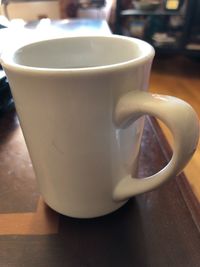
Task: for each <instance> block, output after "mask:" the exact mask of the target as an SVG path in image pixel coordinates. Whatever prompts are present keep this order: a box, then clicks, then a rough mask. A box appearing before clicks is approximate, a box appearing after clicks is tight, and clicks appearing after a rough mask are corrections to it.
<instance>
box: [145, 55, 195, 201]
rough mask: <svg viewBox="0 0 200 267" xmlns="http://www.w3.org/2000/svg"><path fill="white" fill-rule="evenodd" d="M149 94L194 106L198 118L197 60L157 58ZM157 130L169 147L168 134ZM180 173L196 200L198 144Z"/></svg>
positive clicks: (170, 140)
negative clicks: (170, 96) (156, 94)
mask: <svg viewBox="0 0 200 267" xmlns="http://www.w3.org/2000/svg"><path fill="white" fill-rule="evenodd" d="M150 91H152V92H155V93H159V94H166V95H173V96H176V97H179V98H182V99H183V100H185V101H187V102H188V103H190V104H191V105H192V106H193V107H194V109H195V110H196V112H197V114H198V115H199V118H200V60H199V61H197V60H194V59H190V58H187V57H181V56H165V57H157V58H156V59H155V61H154V63H153V70H152V75H151V79H150ZM161 127H162V129H163V131H164V132H165V135H166V137H167V139H168V141H169V142H170V144H171V145H172V147H173V140H172V137H171V134H170V133H169V131H168V129H167V128H166V127H165V126H164V125H163V124H161ZM188 130H189V129H188ZM184 171H185V174H186V177H187V179H188V181H189V183H190V186H191V188H192V190H193V191H194V193H195V195H196V196H197V198H198V199H199V201H200V144H199V146H198V149H197V151H196V153H195V155H194V156H193V158H192V160H191V162H190V163H189V164H188V166H187V167H186V168H185V170H184Z"/></svg>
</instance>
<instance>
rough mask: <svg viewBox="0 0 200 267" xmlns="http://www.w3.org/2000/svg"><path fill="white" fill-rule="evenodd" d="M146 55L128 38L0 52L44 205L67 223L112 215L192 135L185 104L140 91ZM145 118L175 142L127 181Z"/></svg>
mask: <svg viewBox="0 0 200 267" xmlns="http://www.w3.org/2000/svg"><path fill="white" fill-rule="evenodd" d="M153 57H154V49H153V48H152V47H151V46H150V45H149V44H147V43H145V42H143V41H141V40H137V39H133V38H128V37H122V36H121V37H120V36H115V35H113V36H106V37H100V36H96V37H95V36H92V37H83V36H82V37H68V38H60V39H51V40H46V41H41V42H36V43H33V44H29V45H26V46H24V47H21V48H19V49H14V50H13V51H12V52H11V51H9V53H8V52H7V53H6V52H5V53H4V54H3V55H2V59H1V62H2V65H3V68H4V70H5V72H6V74H7V76H8V79H9V82H10V85H11V88H12V93H13V96H14V99H15V103H16V107H17V112H18V115H19V118H20V122H21V126H22V129H23V133H24V136H25V140H26V143H27V147H28V149H29V152H30V156H31V159H32V162H33V166H34V169H35V172H36V176H37V178H38V182H39V187H40V191H41V193H42V196H43V198H44V200H45V201H46V203H47V204H48V205H49V206H50V207H52V208H53V209H55V210H56V211H58V212H60V213H62V214H65V215H69V216H72V217H79V218H89V217H96V216H101V215H104V214H107V213H110V212H112V211H114V210H116V209H118V208H119V207H120V206H122V205H123V204H124V203H125V202H126V201H127V200H128V199H129V198H130V197H132V196H135V195H137V194H140V193H143V192H146V191H148V190H152V189H154V188H156V187H158V186H159V185H161V184H162V183H163V182H165V181H167V180H168V179H170V178H171V177H174V176H175V175H176V174H178V173H179V172H180V171H181V170H182V169H183V168H184V167H185V165H186V163H187V162H188V161H189V160H190V158H191V156H192V154H193V153H194V151H195V148H196V146H197V142H198V138H199V123H198V118H197V115H196V113H195V112H194V110H193V109H192V108H191V106H190V105H189V104H187V103H185V102H184V101H182V100H180V99H177V98H175V97H171V96H163V95H157V94H151V93H147V92H146V90H147V88H148V81H149V74H150V69H151V63H152V60H153ZM144 114H150V115H154V116H156V117H158V118H159V119H161V120H162V121H163V122H164V123H165V124H166V125H167V126H168V127H169V129H170V130H171V132H172V134H173V136H174V153H173V157H172V159H171V161H170V162H169V164H168V165H167V166H166V167H165V168H163V169H162V170H161V171H160V172H158V173H156V174H154V175H152V176H151V177H147V178H145V179H137V178H134V177H135V176H136V166H137V160H138V152H139V147H140V140H141V135H142V130H143V122H144V119H143V118H141V119H139V120H138V118H140V117H141V116H143V115H144Z"/></svg>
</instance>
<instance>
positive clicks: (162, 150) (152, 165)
mask: <svg viewBox="0 0 200 267" xmlns="http://www.w3.org/2000/svg"><path fill="white" fill-rule="evenodd" d="M169 157H170V149H169V147H168V145H167V143H166V140H165V139H164V136H163V134H162V132H161V130H160V128H159V126H158V124H157V122H156V121H155V119H152V118H149V117H147V119H146V123H145V130H144V134H143V139H142V145H141V152H140V165H139V176H140V177H141V176H146V175H149V174H152V173H154V172H156V171H157V170H158V169H160V168H162V167H163V166H164V165H165V164H166V163H167V161H168V159H169ZM186 183H187V182H186V179H185V177H184V175H179V176H178V177H177V178H174V179H172V180H171V181H170V182H168V183H166V184H165V185H163V186H162V187H160V188H159V189H157V190H155V191H152V192H148V193H145V194H143V195H140V196H137V197H135V198H132V199H131V200H130V201H129V202H128V203H127V204H126V205H125V206H124V207H122V208H121V209H119V210H118V211H116V212H114V213H112V214H110V215H107V216H104V217H101V218H97V219H72V218H69V217H66V216H62V215H59V214H58V213H56V212H54V211H53V210H51V209H50V208H49V207H47V206H46V205H45V204H44V202H43V201H42V198H41V197H40V194H39V192H38V189H37V184H36V181H35V175H34V173H33V170H32V165H31V161H30V159H29V155H28V152H27V149H26V145H25V143H24V139H23V136H22V133H21V128H20V125H19V122H18V118H17V115H16V113H15V111H13V112H10V113H7V114H4V116H2V117H1V118H0V185H1V186H0V266H2V267H22V266H26V267H62V266H63V267H65V266H66V267H98V266H99V267H112V266H113V267H114V266H116V267H117V266H119V267H129V266H130V267H133V266H137V267H140V266H141V267H144V266H152V267H165V266H166V267H167V266H169V267H179V266H180V267H189V266H190V267H199V266H200V235H199V230H198V227H199V226H200V224H199V223H200V212H199V211H200V210H199V206H198V205H197V202H195V198H194V196H193V194H192V192H191V191H190V188H189V187H187V184H186Z"/></svg>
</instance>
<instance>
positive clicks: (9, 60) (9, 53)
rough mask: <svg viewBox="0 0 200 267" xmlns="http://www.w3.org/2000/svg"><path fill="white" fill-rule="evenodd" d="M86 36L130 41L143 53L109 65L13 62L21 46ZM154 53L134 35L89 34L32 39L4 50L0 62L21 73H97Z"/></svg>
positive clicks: (133, 63) (135, 63)
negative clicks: (61, 65) (49, 64)
mask: <svg viewBox="0 0 200 267" xmlns="http://www.w3.org/2000/svg"><path fill="white" fill-rule="evenodd" d="M86 38H101V39H105V38H107V39H112V40H114V39H120V40H125V41H129V42H132V43H133V44H135V45H138V46H143V47H144V51H143V53H142V54H141V55H140V56H138V57H136V58H133V59H130V60H126V61H123V62H120V63H113V64H109V65H102V66H92V67H78V68H47V67H32V66H26V65H22V64H20V63H17V62H15V60H14V58H15V55H16V53H17V52H18V51H19V50H20V49H23V48H26V47H28V46H33V45H36V44H40V43H44V42H49V41H52V40H63V39H86ZM145 48H146V49H145ZM154 55H155V50H154V48H153V47H152V45H150V44H149V43H147V42H146V41H143V40H141V39H137V38H134V37H127V36H122V35H116V34H112V35H105V36H102V35H89V36H65V37H55V38H51V39H45V40H39V41H33V42H30V43H28V44H24V45H20V46H17V47H12V48H10V49H8V50H5V51H4V52H3V53H2V55H1V58H0V63H1V65H2V66H3V68H6V69H10V70H13V71H15V72H23V73H29V74H51V75H53V74H61V75H62V74H65V75H66V74H70V75H73V74H77V73H78V74H89V73H91V74H92V73H99V72H110V71H111V72H113V71H117V70H121V69H124V68H125V69H126V68H130V67H135V66H138V65H141V64H144V63H146V62H148V61H149V60H152V59H153V57H154Z"/></svg>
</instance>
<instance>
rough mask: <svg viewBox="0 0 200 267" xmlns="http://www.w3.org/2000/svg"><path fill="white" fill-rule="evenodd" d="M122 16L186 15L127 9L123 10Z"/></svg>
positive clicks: (173, 12)
mask: <svg viewBox="0 0 200 267" xmlns="http://www.w3.org/2000/svg"><path fill="white" fill-rule="evenodd" d="M120 15H121V16H183V15H184V14H183V13H182V12H180V11H165V10H155V11H150V10H149V11H148V10H137V9H126V10H122V11H121V13H120Z"/></svg>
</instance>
